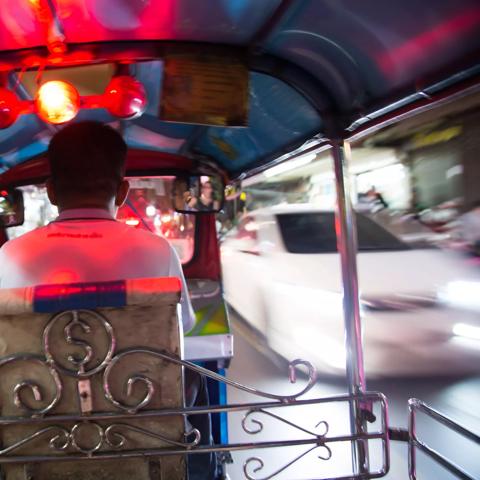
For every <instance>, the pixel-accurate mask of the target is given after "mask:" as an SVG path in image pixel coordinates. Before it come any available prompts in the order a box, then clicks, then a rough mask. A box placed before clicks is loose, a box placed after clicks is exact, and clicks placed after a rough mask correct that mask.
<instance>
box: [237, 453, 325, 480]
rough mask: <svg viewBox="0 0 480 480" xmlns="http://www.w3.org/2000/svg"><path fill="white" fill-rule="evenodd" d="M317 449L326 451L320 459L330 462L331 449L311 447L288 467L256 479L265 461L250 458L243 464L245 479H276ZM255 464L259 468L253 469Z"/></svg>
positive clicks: (289, 463) (319, 456) (287, 465)
mask: <svg viewBox="0 0 480 480" xmlns="http://www.w3.org/2000/svg"><path fill="white" fill-rule="evenodd" d="M317 448H321V449H323V450H325V452H326V454H325V455H318V458H319V459H320V460H330V458H332V451H331V450H330V448H329V447H328V446H327V445H314V446H313V447H310V448H309V449H308V450H306V451H305V452H303V453H302V454H300V455H298V456H297V457H295V458H294V459H293V460H291V461H290V462H288V463H287V464H286V465H284V466H283V467H281V468H279V469H277V470H275V471H274V472H273V473H271V474H270V475H268V476H266V477H255V476H254V475H253V474H254V473H257V472H259V471H260V470H263V468H264V466H265V464H264V462H263V460H262V459H261V458H259V457H250V458H249V459H247V461H246V462H245V463H244V464H243V473H244V474H245V477H246V478H247V479H248V480H269V479H270V478H273V477H276V476H277V475H278V474H279V473H281V472H283V471H284V470H286V469H287V468H289V467H291V466H292V465H293V464H294V463H297V462H298V461H299V460H300V459H302V458H303V457H305V456H306V455H307V454H309V453H310V452H312V451H313V450H315V449H317ZM253 464H257V466H256V467H252V465H253ZM250 469H251V471H252V473H250V472H249V470H250Z"/></svg>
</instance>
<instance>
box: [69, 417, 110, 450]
mask: <svg viewBox="0 0 480 480" xmlns="http://www.w3.org/2000/svg"><path fill="white" fill-rule="evenodd" d="M90 426H93V427H94V428H95V430H96V431H97V435H98V441H97V443H96V444H95V445H93V447H91V448H87V447H84V446H82V445H80V444H79V443H78V441H77V438H76V434H77V433H78V432H79V431H80V429H81V428H87V427H90ZM104 439H105V432H104V430H103V428H102V427H101V426H100V425H99V424H98V423H95V422H82V423H76V424H75V425H74V426H73V427H72V430H71V431H70V443H71V444H72V447H73V448H75V449H76V450H78V451H79V452H82V453H84V454H86V455H89V456H90V455H92V454H93V453H94V452H97V451H98V450H100V448H102V445H103V442H104Z"/></svg>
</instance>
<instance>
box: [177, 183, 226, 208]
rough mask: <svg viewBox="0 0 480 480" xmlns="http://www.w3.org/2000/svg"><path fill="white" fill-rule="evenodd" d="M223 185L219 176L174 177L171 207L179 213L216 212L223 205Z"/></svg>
mask: <svg viewBox="0 0 480 480" xmlns="http://www.w3.org/2000/svg"><path fill="white" fill-rule="evenodd" d="M224 192H225V185H224V183H223V180H222V179H221V177H220V176H213V175H194V176H188V177H187V176H185V177H176V178H175V180H174V183H173V190H172V195H173V207H174V208H175V210H176V211H177V212H180V213H216V212H218V211H219V210H220V209H221V208H222V206H223V199H224Z"/></svg>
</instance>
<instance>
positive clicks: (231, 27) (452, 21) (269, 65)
mask: <svg viewBox="0 0 480 480" xmlns="http://www.w3.org/2000/svg"><path fill="white" fill-rule="evenodd" d="M49 3H50V4H52V5H53V7H54V11H53V14H54V16H55V19H56V21H57V22H58V25H59V26H60V28H61V30H62V31H63V33H64V35H65V39H66V43H67V46H68V49H69V50H72V51H88V49H89V48H90V49H91V48H92V45H96V46H95V48H96V49H97V50H98V48H99V47H98V45H110V46H115V45H117V46H118V48H119V50H120V53H117V58H121V55H122V53H121V52H122V51H125V52H126V51H127V50H128V46H129V45H134V46H135V47H138V48H141V47H142V45H146V44H148V43H151V42H157V43H156V44H158V42H171V41H175V42H176V44H178V43H181V42H189V43H188V45H194V46H195V45H197V46H201V48H204V49H208V48H209V46H210V45H213V44H219V45H227V46H231V47H232V48H241V49H244V50H242V51H245V52H246V55H247V62H248V64H249V67H250V70H251V73H250V111H249V123H248V127H247V128H220V127H206V126H201V125H186V124H174V123H167V122H164V121H162V120H161V119H160V118H159V115H158V111H159V108H158V107H159V102H160V92H161V81H162V73H163V62H162V61H161V60H152V61H147V62H144V63H139V64H138V65H137V67H136V76H137V78H139V79H140V80H141V81H142V82H143V84H144V85H145V86H146V88H147V93H148V98H149V107H148V109H147V112H146V113H145V114H144V115H143V116H142V117H141V118H139V119H136V120H133V121H131V122H128V124H126V125H125V126H124V132H125V138H126V140H127V142H128V143H129V145H130V146H131V147H133V148H136V147H138V148H142V149H144V148H146V149H152V150H158V151H163V152H171V153H181V154H185V155H190V156H192V155H198V156H206V157H209V158H211V159H213V160H215V161H216V162H218V164H219V165H220V166H221V167H223V168H224V169H225V170H226V171H227V172H229V173H230V174H231V175H236V174H238V173H239V172H241V171H246V170H249V169H251V168H253V167H255V166H258V165H261V164H265V163H266V162H268V161H270V160H271V159H273V158H275V157H276V156H279V155H281V154H283V153H285V152H287V151H290V150H292V149H294V148H296V147H297V146H299V145H301V144H302V143H303V142H305V141H306V140H307V139H309V138H311V137H312V136H314V135H315V134H323V133H324V132H325V131H326V129H327V128H328V126H329V125H330V126H331V124H332V121H333V122H334V123H335V124H336V125H337V126H339V127H342V128H343V129H344V131H346V129H347V128H348V126H349V125H351V124H352V123H354V122H357V123H355V125H359V124H360V123H361V121H360V122H358V119H359V118H363V119H365V121H368V119H369V115H370V116H374V115H375V114H374V113H373V112H375V111H376V110H378V109H380V108H382V107H384V106H385V105H388V104H391V103H392V102H398V101H401V100H402V99H404V98H406V99H408V101H411V100H415V98H416V97H415V94H416V93H417V92H419V91H424V92H427V93H428V92H429V89H431V91H432V92H434V91H435V90H439V89H440V88H443V87H445V86H447V85H451V84H453V83H454V82H458V81H461V80H464V79H465V78H473V77H475V78H476V76H478V74H479V72H480V69H479V60H480V36H479V35H478V32H479V31H480V3H479V2H478V0H428V1H427V0H425V1H423V2H418V1H417V0H402V1H401V2H400V1H389V2H385V1H378V0H363V1H362V2H359V1H358V0H337V1H330V0H262V2H259V1H258V0H202V1H201V2H199V1H198V0H177V1H175V0H168V1H167V0H150V1H149V2H143V1H139V0H130V1H128V2H127V1H124V0H56V1H53V0H52V1H51V2H49ZM139 40H141V41H143V43H141V44H139V43H138V41H139ZM96 42H100V43H96ZM131 42H136V43H133V44H132V43H131ZM200 42H203V43H200ZM205 42H207V43H205ZM45 44H46V38H45V35H44V29H43V28H42V25H40V23H39V20H38V17H37V16H36V15H35V12H34V11H33V9H32V8H31V2H29V1H27V0H18V1H11V2H7V3H6V4H5V5H3V4H2V9H1V10H0V68H3V70H5V71H7V70H10V69H11V68H12V65H13V66H16V67H17V68H21V67H22V65H25V64H26V62H27V60H26V59H27V58H30V60H29V61H30V62H31V61H32V60H31V58H34V57H35V56H36V57H39V58H46V57H47V55H48V52H47V50H46V48H45ZM29 55H30V57H29ZM105 58H107V57H105ZM2 65H3V67H2ZM27 66H28V65H27ZM439 82H443V83H439ZM80 83H81V81H80ZM20 87H22V85H20ZM23 95H24V96H25V97H28V95H29V92H28V89H24V91H23ZM400 104H401V103H399V104H398V105H400ZM82 118H95V119H98V120H101V121H107V122H112V123H115V122H116V120H115V119H114V118H112V117H110V116H109V115H108V114H107V112H106V111H103V110H86V111H82V112H81V115H79V116H78V117H77V119H82ZM332 119H333V120H332ZM329 122H330V123H329ZM54 130H55V128H54V127H52V126H51V125H46V124H44V123H43V122H42V121H41V120H39V119H38V118H37V117H36V116H34V115H24V116H22V117H20V118H19V119H18V120H17V122H16V123H15V124H14V125H13V126H12V127H10V128H8V129H6V130H3V131H0V168H9V167H10V166H12V165H14V164H16V163H18V162H22V161H24V160H26V159H28V158H30V157H32V156H35V155H37V154H39V153H41V152H43V151H45V149H46V146H47V144H48V140H49V138H50V136H51V135H52V133H53V132H54ZM328 133H329V132H328V131H327V134H328Z"/></svg>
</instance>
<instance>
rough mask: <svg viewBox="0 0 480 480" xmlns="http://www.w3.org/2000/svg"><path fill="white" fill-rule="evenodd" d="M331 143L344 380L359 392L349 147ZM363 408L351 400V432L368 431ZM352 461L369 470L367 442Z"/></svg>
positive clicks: (361, 374)
mask: <svg viewBox="0 0 480 480" xmlns="http://www.w3.org/2000/svg"><path fill="white" fill-rule="evenodd" d="M331 145H332V150H333V164H334V169H335V183H336V189H337V208H336V211H335V217H336V222H335V224H336V231H337V246H338V251H339V253H340V260H341V265H342V280H343V311H344V321H345V347H346V352H347V365H346V367H347V381H348V388H349V393H351V394H362V393H364V392H365V391H366V381H365V371H364V366H363V346H362V323H361V318H360V300H359V289H358V275H357V259H356V255H357V229H356V222H355V217H354V212H353V208H352V201H351V197H350V181H349V175H348V163H349V162H350V161H351V148H350V144H349V143H348V142H345V141H342V140H336V141H332V142H331ZM362 407H363V405H362V404H361V402H358V401H354V402H351V403H350V428H351V431H352V433H354V434H356V433H362V432H366V431H367V425H366V420H365V415H364V413H365V412H364V411H363V410H362ZM352 463H353V471H354V473H355V474H361V473H366V472H368V470H369V461H368V445H367V443H366V442H363V441H357V442H354V443H353V451H352Z"/></svg>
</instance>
